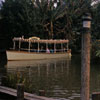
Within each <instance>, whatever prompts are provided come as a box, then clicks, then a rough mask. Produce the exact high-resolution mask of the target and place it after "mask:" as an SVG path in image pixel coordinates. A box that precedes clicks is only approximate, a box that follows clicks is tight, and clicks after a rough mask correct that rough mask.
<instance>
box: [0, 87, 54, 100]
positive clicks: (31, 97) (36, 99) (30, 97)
mask: <svg viewBox="0 0 100 100" xmlns="http://www.w3.org/2000/svg"><path fill="white" fill-rule="evenodd" d="M0 92H1V93H4V94H8V95H10V96H14V97H17V90H16V89H12V88H8V87H4V86H0ZM24 99H25V100H56V99H53V98H47V97H43V96H37V95H35V94H31V93H27V92H24Z"/></svg>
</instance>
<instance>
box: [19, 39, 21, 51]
mask: <svg viewBox="0 0 100 100" xmlns="http://www.w3.org/2000/svg"><path fill="white" fill-rule="evenodd" d="M20 47H21V41H20V40H19V51H20Z"/></svg>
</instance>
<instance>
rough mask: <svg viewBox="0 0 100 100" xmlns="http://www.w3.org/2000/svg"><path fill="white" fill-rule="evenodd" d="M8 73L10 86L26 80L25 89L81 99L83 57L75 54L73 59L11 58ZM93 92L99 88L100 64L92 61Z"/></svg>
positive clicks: (60, 98)
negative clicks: (20, 59) (14, 59)
mask: <svg viewBox="0 0 100 100" xmlns="http://www.w3.org/2000/svg"><path fill="white" fill-rule="evenodd" d="M4 73H5V74H6V75H7V76H8V77H9V81H8V83H9V84H8V83H7V85H8V86H11V87H16V86H15V83H18V82H22V83H24V84H25V90H26V91H28V92H32V93H36V94H38V91H39V90H45V91H46V96H47V97H52V98H57V99H59V100H80V87H81V85H80V84H81V59H80V56H79V55H75V56H73V57H72V59H57V60H40V61H10V62H8V64H7V68H5V69H4V70H3V71H2V73H1V74H0V75H1V76H2V75H3V74H4ZM90 84H91V86H90V87H91V89H90V90H91V92H90V93H92V92H94V91H99V92H100V67H99V65H91V82H90Z"/></svg>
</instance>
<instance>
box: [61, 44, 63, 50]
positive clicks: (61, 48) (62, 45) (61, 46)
mask: <svg viewBox="0 0 100 100" xmlns="http://www.w3.org/2000/svg"><path fill="white" fill-rule="evenodd" d="M61 51H62V52H63V43H61Z"/></svg>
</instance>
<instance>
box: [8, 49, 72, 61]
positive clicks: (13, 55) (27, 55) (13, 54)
mask: <svg viewBox="0 0 100 100" xmlns="http://www.w3.org/2000/svg"><path fill="white" fill-rule="evenodd" d="M56 58H71V53H67V52H63V53H32V52H23V51H7V59H8V61H13V60H40V59H56Z"/></svg>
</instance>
